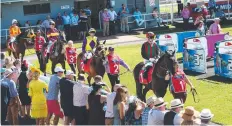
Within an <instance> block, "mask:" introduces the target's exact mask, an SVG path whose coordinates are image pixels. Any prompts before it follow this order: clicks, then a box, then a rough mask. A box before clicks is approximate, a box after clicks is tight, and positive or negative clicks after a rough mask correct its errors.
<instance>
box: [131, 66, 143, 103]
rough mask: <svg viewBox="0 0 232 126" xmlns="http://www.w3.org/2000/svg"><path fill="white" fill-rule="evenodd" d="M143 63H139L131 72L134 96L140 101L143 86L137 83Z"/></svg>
mask: <svg viewBox="0 0 232 126" xmlns="http://www.w3.org/2000/svg"><path fill="white" fill-rule="evenodd" d="M143 65H144V63H143V62H140V63H139V64H137V65H136V66H135V68H134V70H133V75H134V79H135V83H136V95H137V96H138V97H139V98H140V99H142V98H143V85H142V84H141V83H140V82H139V72H140V70H141V69H142V67H143Z"/></svg>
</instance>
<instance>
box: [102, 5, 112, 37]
mask: <svg viewBox="0 0 232 126" xmlns="http://www.w3.org/2000/svg"><path fill="white" fill-rule="evenodd" d="M102 17H103V36H104V37H105V35H107V36H109V20H110V14H109V13H108V10H107V9H106V8H105V9H104V13H103V14H102Z"/></svg>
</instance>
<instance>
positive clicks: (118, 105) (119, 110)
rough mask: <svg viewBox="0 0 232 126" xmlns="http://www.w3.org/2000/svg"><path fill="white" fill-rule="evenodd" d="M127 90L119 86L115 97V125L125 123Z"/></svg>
mask: <svg viewBox="0 0 232 126" xmlns="http://www.w3.org/2000/svg"><path fill="white" fill-rule="evenodd" d="M126 93H127V92H126V91H125V89H123V88H121V87H120V88H118V89H117V93H116V96H115V99H114V106H113V113H114V125H123V124H125V122H124V119H125V113H126V97H127V95H126Z"/></svg>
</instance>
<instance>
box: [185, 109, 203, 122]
mask: <svg viewBox="0 0 232 126" xmlns="http://www.w3.org/2000/svg"><path fill="white" fill-rule="evenodd" d="M197 114H199V112H197V111H196V110H195V109H194V107H192V106H188V107H186V108H185V110H184V112H183V113H182V118H183V119H184V120H187V121H192V120H195V119H196V117H197Z"/></svg>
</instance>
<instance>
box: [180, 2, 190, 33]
mask: <svg viewBox="0 0 232 126" xmlns="http://www.w3.org/2000/svg"><path fill="white" fill-rule="evenodd" d="M181 15H182V17H183V21H184V26H183V28H184V30H187V29H188V24H189V17H190V11H189V9H188V7H187V6H185V7H184V9H183V11H182V12H181Z"/></svg>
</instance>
